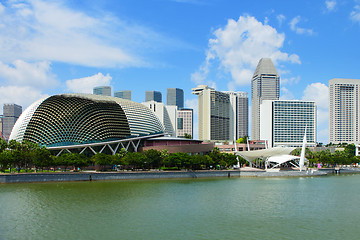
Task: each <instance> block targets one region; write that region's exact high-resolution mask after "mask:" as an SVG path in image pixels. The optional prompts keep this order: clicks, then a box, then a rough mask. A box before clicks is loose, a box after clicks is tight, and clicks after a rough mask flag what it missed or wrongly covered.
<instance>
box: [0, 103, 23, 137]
mask: <svg viewBox="0 0 360 240" xmlns="http://www.w3.org/2000/svg"><path fill="white" fill-rule="evenodd" d="M3 113H4V116H3V124H2V134H3V137H4V139H5V140H8V138H9V136H10V133H11V130H12V128H13V127H14V125H15V123H16V120H17V119H18V118H19V117H20V115H21V113H22V107H21V106H20V105H17V104H13V103H5V104H4V106H3Z"/></svg>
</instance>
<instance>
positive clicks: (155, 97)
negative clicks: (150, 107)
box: [145, 91, 162, 102]
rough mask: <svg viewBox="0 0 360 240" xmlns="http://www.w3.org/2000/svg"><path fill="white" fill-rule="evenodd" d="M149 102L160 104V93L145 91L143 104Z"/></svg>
mask: <svg viewBox="0 0 360 240" xmlns="http://www.w3.org/2000/svg"><path fill="white" fill-rule="evenodd" d="M149 101H155V102H162V95H161V92H158V91H146V92H145V102H149Z"/></svg>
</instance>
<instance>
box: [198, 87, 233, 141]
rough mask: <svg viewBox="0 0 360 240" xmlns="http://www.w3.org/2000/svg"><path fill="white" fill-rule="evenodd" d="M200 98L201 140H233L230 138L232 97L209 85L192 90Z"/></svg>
mask: <svg viewBox="0 0 360 240" xmlns="http://www.w3.org/2000/svg"><path fill="white" fill-rule="evenodd" d="M192 91H193V92H192V93H193V94H195V95H198V96H199V139H200V140H233V139H231V138H230V137H231V136H230V107H231V105H230V96H229V94H227V93H223V92H219V91H215V89H213V88H210V87H208V86H207V85H199V86H197V87H196V88H193V89H192Z"/></svg>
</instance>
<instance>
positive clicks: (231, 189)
mask: <svg viewBox="0 0 360 240" xmlns="http://www.w3.org/2000/svg"><path fill="white" fill-rule="evenodd" d="M359 200H360V175H357V174H355V175H340V176H329V177H314V178H230V179H227V178H226V179H172V180H136V181H111V182H66V183H31V184H2V185H0V239H1V240H5V239H360V228H359V227H358V225H359V223H360V210H359Z"/></svg>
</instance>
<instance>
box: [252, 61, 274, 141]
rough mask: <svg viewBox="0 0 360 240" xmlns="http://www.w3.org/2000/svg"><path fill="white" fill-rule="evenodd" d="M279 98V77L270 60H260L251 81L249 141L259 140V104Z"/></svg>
mask: <svg viewBox="0 0 360 240" xmlns="http://www.w3.org/2000/svg"><path fill="white" fill-rule="evenodd" d="M279 96H280V77H279V75H278V73H277V71H276V69H275V66H274V64H273V63H272V61H271V59H270V58H262V59H260V61H259V63H258V65H257V67H256V70H255V73H254V75H253V77H252V80H251V139H254V140H260V104H261V103H262V101H263V100H278V99H279Z"/></svg>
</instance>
